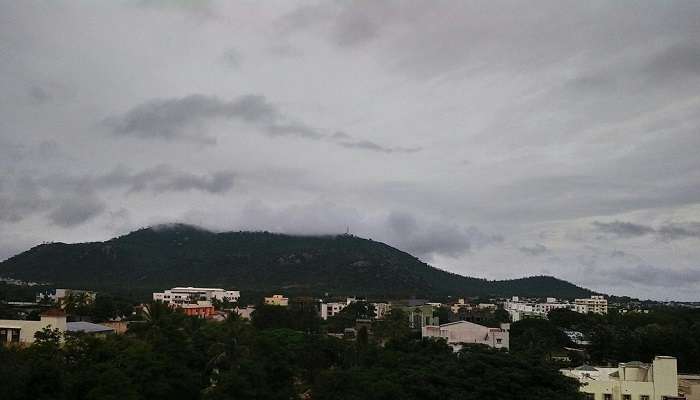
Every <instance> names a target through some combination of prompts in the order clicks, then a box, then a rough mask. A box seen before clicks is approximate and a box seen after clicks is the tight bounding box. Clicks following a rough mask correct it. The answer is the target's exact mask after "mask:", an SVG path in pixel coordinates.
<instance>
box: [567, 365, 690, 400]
mask: <svg viewBox="0 0 700 400" xmlns="http://www.w3.org/2000/svg"><path fill="white" fill-rule="evenodd" d="M561 372H562V373H563V374H564V375H566V376H569V377H572V378H576V379H578V380H579V382H581V389H580V390H581V391H582V392H583V393H585V394H586V398H587V400H670V399H675V398H677V396H678V371H677V367H676V359H675V358H674V357H666V356H657V357H655V358H654V361H653V362H652V363H651V364H644V363H641V362H639V361H632V362H627V363H620V364H619V365H618V367H617V368H606V367H591V366H588V365H584V366H581V367H578V368H573V369H563V370H561Z"/></svg>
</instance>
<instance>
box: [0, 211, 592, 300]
mask: <svg viewBox="0 0 700 400" xmlns="http://www.w3.org/2000/svg"><path fill="white" fill-rule="evenodd" d="M0 276H3V277H9V278H16V279H21V280H28V281H35V282H51V283H52V284H53V285H56V286H68V287H82V288H89V289H95V290H108V291H129V292H138V293H146V292H148V291H153V290H159V289H162V288H164V287H171V286H177V285H182V284H187V285H204V286H211V285H216V286H225V287H235V288H238V289H240V290H243V291H260V292H263V291H264V292H267V291H275V290H284V291H287V292H299V293H309V294H322V293H327V292H330V293H337V294H358V295H359V294H363V295H368V296H380V295H381V296H448V295H452V296H486V295H494V296H509V295H521V296H532V297H545V296H554V297H564V298H571V297H579V296H587V295H589V294H591V293H592V292H591V291H590V290H588V289H584V288H581V287H578V286H576V285H573V284H571V283H569V282H566V281H563V280H560V279H557V278H555V277H551V276H544V275H538V276H532V277H523V278H517V279H510V280H487V279H484V278H474V277H468V276H463V275H460V274H457V273H454V272H450V271H446V270H443V269H439V268H436V267H434V266H431V265H429V264H427V263H425V262H423V261H421V260H419V259H418V258H417V257H415V256H413V255H411V254H409V253H407V252H404V251H401V250H399V249H396V248H394V247H392V246H390V245H388V244H385V243H382V242H379V241H374V240H371V239H364V238H360V237H357V236H354V235H344V234H342V235H319V236H317V235H309V236H302V235H288V234H283V233H273V232H267V231H258V232H252V231H238V232H234V231H224V232H215V231H210V230H207V229H203V228H201V227H198V226H194V225H188V224H178V223H175V224H161V225H156V226H152V227H145V228H141V229H137V230H135V231H132V232H130V233H127V234H125V235H121V236H118V237H114V238H111V239H109V240H105V241H102V242H86V243H72V244H68V243H62V242H54V243H44V244H40V245H38V246H35V247H33V248H31V249H29V250H27V251H25V252H23V253H20V254H17V255H15V256H13V257H11V258H9V259H7V260H5V261H3V262H1V263H0Z"/></svg>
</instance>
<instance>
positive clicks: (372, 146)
mask: <svg viewBox="0 0 700 400" xmlns="http://www.w3.org/2000/svg"><path fill="white" fill-rule="evenodd" d="M338 144H339V145H340V146H343V147H347V148H352V149H363V150H371V151H378V152H381V153H415V152H417V151H420V150H421V148H420V147H410V148H406V147H385V146H381V145H379V144H377V143H374V142H371V141H369V140H360V141H353V142H345V141H341V142H339V143H338Z"/></svg>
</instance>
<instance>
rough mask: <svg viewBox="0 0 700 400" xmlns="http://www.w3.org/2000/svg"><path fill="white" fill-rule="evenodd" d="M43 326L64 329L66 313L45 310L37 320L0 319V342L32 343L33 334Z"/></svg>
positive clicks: (63, 330) (62, 330)
mask: <svg viewBox="0 0 700 400" xmlns="http://www.w3.org/2000/svg"><path fill="white" fill-rule="evenodd" d="M44 328H50V329H58V330H59V331H61V332H65V331H66V313H65V312H63V311H62V310H47V311H45V312H43V313H42V314H41V320H39V321H25V320H14V319H2V320H0V344H9V343H17V344H32V343H34V334H35V333H37V332H39V331H41V330H42V329H44Z"/></svg>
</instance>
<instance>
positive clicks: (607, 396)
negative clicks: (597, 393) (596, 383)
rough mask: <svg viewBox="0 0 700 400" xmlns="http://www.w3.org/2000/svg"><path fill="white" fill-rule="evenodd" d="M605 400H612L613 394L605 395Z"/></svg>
mask: <svg viewBox="0 0 700 400" xmlns="http://www.w3.org/2000/svg"><path fill="white" fill-rule="evenodd" d="M603 400H612V394H610V393H605V394H603Z"/></svg>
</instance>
